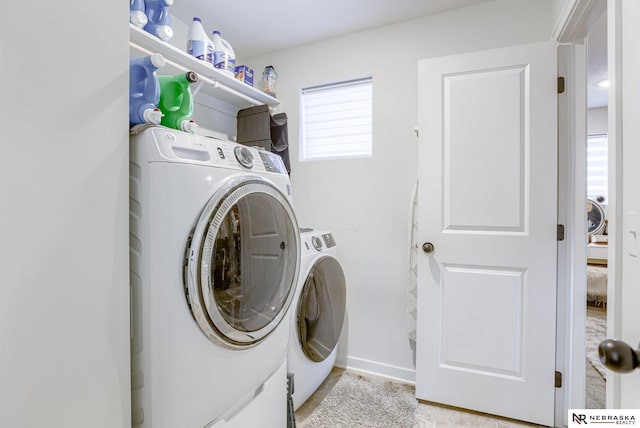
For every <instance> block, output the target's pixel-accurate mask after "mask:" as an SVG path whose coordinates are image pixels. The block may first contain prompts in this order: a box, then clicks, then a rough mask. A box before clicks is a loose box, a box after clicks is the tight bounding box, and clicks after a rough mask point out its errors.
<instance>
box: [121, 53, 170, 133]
mask: <svg viewBox="0 0 640 428" xmlns="http://www.w3.org/2000/svg"><path fill="white" fill-rule="evenodd" d="M164 64H165V59H164V57H163V56H162V55H160V54H158V53H156V54H153V55H151V56H146V57H142V58H133V59H131V60H129V124H130V125H137V124H140V123H152V124H155V125H157V124H159V123H160V120H161V118H162V112H161V111H160V109H158V102H159V101H160V82H159V81H158V77H157V76H156V70H157V69H158V68H160V67H163V66H164Z"/></svg>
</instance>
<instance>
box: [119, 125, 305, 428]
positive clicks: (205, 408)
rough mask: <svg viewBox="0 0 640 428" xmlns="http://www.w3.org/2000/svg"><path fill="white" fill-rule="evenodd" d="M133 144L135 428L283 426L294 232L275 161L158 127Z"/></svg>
mask: <svg viewBox="0 0 640 428" xmlns="http://www.w3.org/2000/svg"><path fill="white" fill-rule="evenodd" d="M130 144H131V148H130V155H131V156H130V234H131V238H130V256H131V315H132V341H131V360H132V384H131V392H132V426H134V427H143V428H151V427H153V428H176V427H181V428H182V427H184V428H203V427H215V428H219V427H225V428H231V427H234V428H236V427H237V428H244V427H247V426H261V427H268V428H282V427H284V426H286V421H287V414H286V406H287V378H286V375H287V372H286V353H287V345H288V341H289V334H290V316H289V315H288V312H287V309H288V308H289V306H290V303H291V301H292V299H293V295H294V292H295V287H296V281H297V278H298V272H299V267H300V237H299V233H298V225H297V221H296V217H295V214H294V212H293V209H292V206H291V186H290V181H289V177H288V175H287V172H286V170H285V168H284V165H283V164H282V160H281V159H280V157H278V156H277V155H275V154H272V153H269V152H265V151H259V150H257V149H254V148H248V147H245V146H241V145H238V144H235V143H232V142H228V141H221V140H216V139H211V138H206V137H202V136H196V135H193V134H186V133H182V132H179V131H176V130H172V129H169V128H164V127H151V128H147V129H145V130H143V131H141V132H140V133H139V134H138V135H132V137H131V139H130ZM285 314H286V316H285Z"/></svg>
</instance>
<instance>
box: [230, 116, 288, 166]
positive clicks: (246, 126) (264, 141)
mask: <svg viewBox="0 0 640 428" xmlns="http://www.w3.org/2000/svg"><path fill="white" fill-rule="evenodd" d="M237 119H238V124H237V131H238V136H237V142H238V143H240V144H244V145H245V146H252V147H260V148H262V149H264V150H267V151H269V152H274V153H276V154H278V155H279V156H280V157H281V158H282V162H283V163H284V166H285V168H286V169H287V172H288V173H291V167H290V164H289V136H288V130H287V114H286V113H278V114H276V115H274V116H271V113H269V106H267V105H259V106H255V107H249V108H245V109H242V110H240V111H238V116H237Z"/></svg>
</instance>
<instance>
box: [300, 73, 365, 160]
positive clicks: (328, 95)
mask: <svg viewBox="0 0 640 428" xmlns="http://www.w3.org/2000/svg"><path fill="white" fill-rule="evenodd" d="M372 87H373V82H372V79H371V77H367V78H364V79H357V80H350V81H347V82H339V83H332V84H327V85H320V86H313V87H309V88H303V89H302V93H301V95H300V115H301V117H300V160H301V161H305V160H318V159H336V158H359V157H371V155H372V146H373V144H372V134H373V133H372V128H373V121H372V109H373V108H372V106H373V96H372V92H373V89H372Z"/></svg>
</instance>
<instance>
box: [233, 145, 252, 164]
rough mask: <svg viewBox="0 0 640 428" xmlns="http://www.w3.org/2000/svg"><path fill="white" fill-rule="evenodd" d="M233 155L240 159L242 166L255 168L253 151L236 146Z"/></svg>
mask: <svg viewBox="0 0 640 428" xmlns="http://www.w3.org/2000/svg"><path fill="white" fill-rule="evenodd" d="M233 153H234V154H235V155H236V159H238V162H240V165H242V166H243V167H245V168H249V169H251V168H253V155H252V154H251V150H249V149H248V148H246V147H242V146H236V148H235V149H234V150H233Z"/></svg>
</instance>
